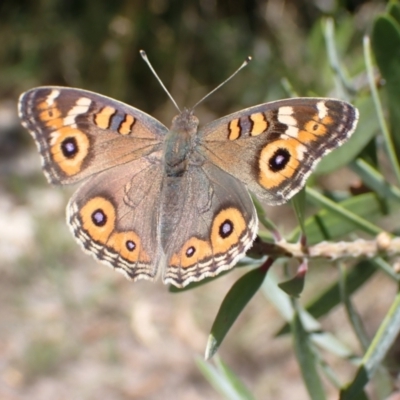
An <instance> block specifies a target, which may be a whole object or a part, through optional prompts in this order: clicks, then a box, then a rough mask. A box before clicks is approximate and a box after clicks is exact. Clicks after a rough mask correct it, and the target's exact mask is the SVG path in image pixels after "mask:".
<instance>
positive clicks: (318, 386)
mask: <svg viewBox="0 0 400 400" xmlns="http://www.w3.org/2000/svg"><path fill="white" fill-rule="evenodd" d="M293 303H294V304H296V301H294V302H293ZM295 307H296V306H295ZM290 325H291V328H292V332H293V340H294V349H295V353H296V358H297V361H298V363H299V366H300V369H301V374H302V375H303V379H304V382H305V384H306V387H307V391H308V393H309V394H310V397H311V399H312V400H323V399H325V398H326V396H325V392H324V388H323V386H322V382H321V379H320V377H319V375H318V372H317V363H316V357H315V355H314V351H313V348H312V345H311V343H310V337H309V334H308V332H307V331H306V330H305V329H304V327H303V324H302V322H301V319H300V316H299V313H298V312H296V313H295V315H294V317H293V319H292V321H291V323H290Z"/></svg>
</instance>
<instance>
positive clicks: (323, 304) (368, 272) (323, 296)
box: [277, 260, 377, 336]
mask: <svg viewBox="0 0 400 400" xmlns="http://www.w3.org/2000/svg"><path fill="white" fill-rule="evenodd" d="M376 271H377V267H376V265H375V264H374V263H373V262H371V261H369V260H363V261H360V262H359V263H358V264H357V265H355V266H354V267H352V268H351V270H350V271H349V272H348V274H347V277H346V290H347V293H348V294H349V295H351V294H353V293H355V292H356V291H357V290H358V289H359V288H360V287H362V285H363V284H364V283H365V282H367V281H368V280H369V278H370V277H371V276H372V275H373V274H374V273H375V272H376ZM339 304H341V297H340V286H339V281H336V282H334V283H333V284H332V285H330V286H328V287H327V288H325V289H324V290H323V291H322V292H321V293H319V294H318V295H317V296H316V297H315V298H313V299H312V300H311V301H310V302H309V303H308V304H307V306H306V307H305V310H306V311H307V312H308V313H310V314H311V315H312V316H313V317H314V318H320V317H322V316H324V315H326V314H328V313H329V312H330V311H331V310H332V309H333V308H335V307H336V306H338V305H339ZM289 331H290V326H289V324H285V325H284V326H283V327H282V328H281V329H280V330H279V331H278V333H277V336H280V335H284V334H286V333H289Z"/></svg>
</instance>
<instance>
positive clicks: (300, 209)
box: [291, 188, 306, 235]
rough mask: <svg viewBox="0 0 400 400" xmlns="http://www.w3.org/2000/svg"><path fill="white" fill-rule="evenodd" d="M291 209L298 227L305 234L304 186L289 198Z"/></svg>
mask: <svg viewBox="0 0 400 400" xmlns="http://www.w3.org/2000/svg"><path fill="white" fill-rule="evenodd" d="M291 202H292V206H293V209H294V211H295V213H296V217H297V221H298V222H299V225H300V229H301V231H302V233H303V235H305V226H304V220H305V209H306V190H305V188H303V189H301V190H300V192H299V193H297V194H296V196H294V197H293V198H292V200H291Z"/></svg>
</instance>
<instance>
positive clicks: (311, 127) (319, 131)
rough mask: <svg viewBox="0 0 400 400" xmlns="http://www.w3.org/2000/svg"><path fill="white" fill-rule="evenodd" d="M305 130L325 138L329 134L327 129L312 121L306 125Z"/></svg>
mask: <svg viewBox="0 0 400 400" xmlns="http://www.w3.org/2000/svg"><path fill="white" fill-rule="evenodd" d="M304 129H305V130H306V131H308V132H310V133H312V134H313V135H316V136H324V135H325V134H326V132H327V127H326V126H325V125H324V124H322V123H320V122H317V121H314V120H311V121H308V122H307V123H306V124H305V125H304Z"/></svg>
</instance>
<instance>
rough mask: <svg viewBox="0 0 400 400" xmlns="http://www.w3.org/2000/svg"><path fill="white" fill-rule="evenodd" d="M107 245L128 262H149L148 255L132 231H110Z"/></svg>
mask: <svg viewBox="0 0 400 400" xmlns="http://www.w3.org/2000/svg"><path fill="white" fill-rule="evenodd" d="M107 246H108V247H111V248H112V249H113V250H114V251H115V252H116V253H118V254H119V255H120V256H121V257H122V258H124V259H125V260H127V261H129V262H137V261H139V262H144V263H149V262H150V258H149V256H148V255H147V254H146V252H145V251H144V249H143V247H142V241H141V240H140V237H139V236H138V235H137V234H136V233H135V232H133V231H127V232H114V233H112V234H111V236H110V237H109V239H108V241H107Z"/></svg>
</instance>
